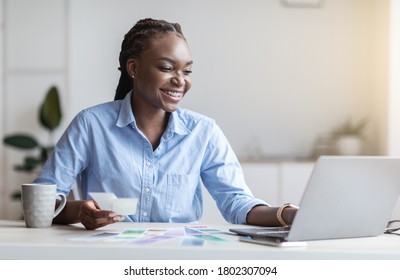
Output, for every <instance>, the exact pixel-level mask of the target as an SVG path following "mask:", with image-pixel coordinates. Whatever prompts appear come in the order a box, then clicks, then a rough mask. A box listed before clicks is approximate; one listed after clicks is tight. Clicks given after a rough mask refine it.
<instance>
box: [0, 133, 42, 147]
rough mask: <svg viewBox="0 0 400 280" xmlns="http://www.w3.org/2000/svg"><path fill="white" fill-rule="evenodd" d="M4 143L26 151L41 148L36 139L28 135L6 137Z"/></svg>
mask: <svg viewBox="0 0 400 280" xmlns="http://www.w3.org/2000/svg"><path fill="white" fill-rule="evenodd" d="M3 142H4V144H6V145H10V146H13V147H16V148H19V149H26V150H28V149H33V148H36V147H39V143H38V142H37V141H36V139H35V138H33V137H32V136H30V135H28V134H14V135H10V136H6V137H4V139H3Z"/></svg>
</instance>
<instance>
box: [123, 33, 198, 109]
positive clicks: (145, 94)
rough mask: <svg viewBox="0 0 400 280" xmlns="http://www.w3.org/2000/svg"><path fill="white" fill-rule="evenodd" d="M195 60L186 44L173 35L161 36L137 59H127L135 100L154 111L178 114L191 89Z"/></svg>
mask: <svg viewBox="0 0 400 280" xmlns="http://www.w3.org/2000/svg"><path fill="white" fill-rule="evenodd" d="M192 64H193V62H192V57H191V54H190V50H189V47H188V45H187V43H186V41H185V40H184V39H183V38H181V37H179V36H177V35H176V34H174V33H170V34H168V35H165V36H159V37H156V38H155V39H152V41H151V42H150V44H149V48H148V49H147V50H145V51H143V53H142V54H141V55H140V57H139V58H137V59H130V60H128V63H127V67H128V73H130V74H131V75H134V76H135V79H134V90H133V91H134V98H135V99H140V101H141V103H142V104H143V103H144V104H147V105H148V106H149V107H152V108H154V109H162V110H164V111H166V112H173V111H175V110H176V109H177V108H178V106H179V103H180V101H181V100H182V98H183V97H184V96H185V94H186V92H187V91H188V90H189V89H190V88H191V86H192V83H191V79H190V74H191V72H192V70H191V69H192Z"/></svg>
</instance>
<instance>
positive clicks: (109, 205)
mask: <svg viewBox="0 0 400 280" xmlns="http://www.w3.org/2000/svg"><path fill="white" fill-rule="evenodd" d="M89 195H90V196H91V197H92V198H93V199H94V200H95V201H96V202H97V204H98V205H99V206H100V208H101V209H102V210H109V211H113V212H115V213H116V214H118V215H123V216H125V215H134V214H135V213H136V206H137V201H138V200H137V199H136V198H117V197H116V196H115V194H113V193H105V192H89Z"/></svg>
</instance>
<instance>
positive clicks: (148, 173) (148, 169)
mask: <svg viewBox="0 0 400 280" xmlns="http://www.w3.org/2000/svg"><path fill="white" fill-rule="evenodd" d="M152 158H153V155H152V151H151V152H149V153H148V154H147V159H145V168H144V185H143V187H144V192H143V194H142V197H143V198H144V201H145V204H144V205H145V207H143V209H142V217H141V220H142V221H143V222H149V221H150V215H149V213H150V212H149V211H150V205H151V186H152V185H151V184H152V182H153V162H152Z"/></svg>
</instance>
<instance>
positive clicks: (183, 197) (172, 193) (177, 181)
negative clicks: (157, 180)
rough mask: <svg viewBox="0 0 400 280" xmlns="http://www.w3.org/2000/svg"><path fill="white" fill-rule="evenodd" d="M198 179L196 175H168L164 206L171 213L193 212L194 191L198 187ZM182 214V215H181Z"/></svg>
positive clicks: (195, 198)
mask: <svg viewBox="0 0 400 280" xmlns="http://www.w3.org/2000/svg"><path fill="white" fill-rule="evenodd" d="M199 180H200V178H199V176H198V175H196V174H189V175H187V174H185V175H180V174H168V175H167V192H166V206H167V208H169V210H170V211H171V212H185V211H193V209H192V207H193V202H194V200H197V199H198V198H197V197H195V195H196V190H197V188H198V187H199V186H200V183H199V182H200V181H199ZM182 214H183V213H182Z"/></svg>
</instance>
